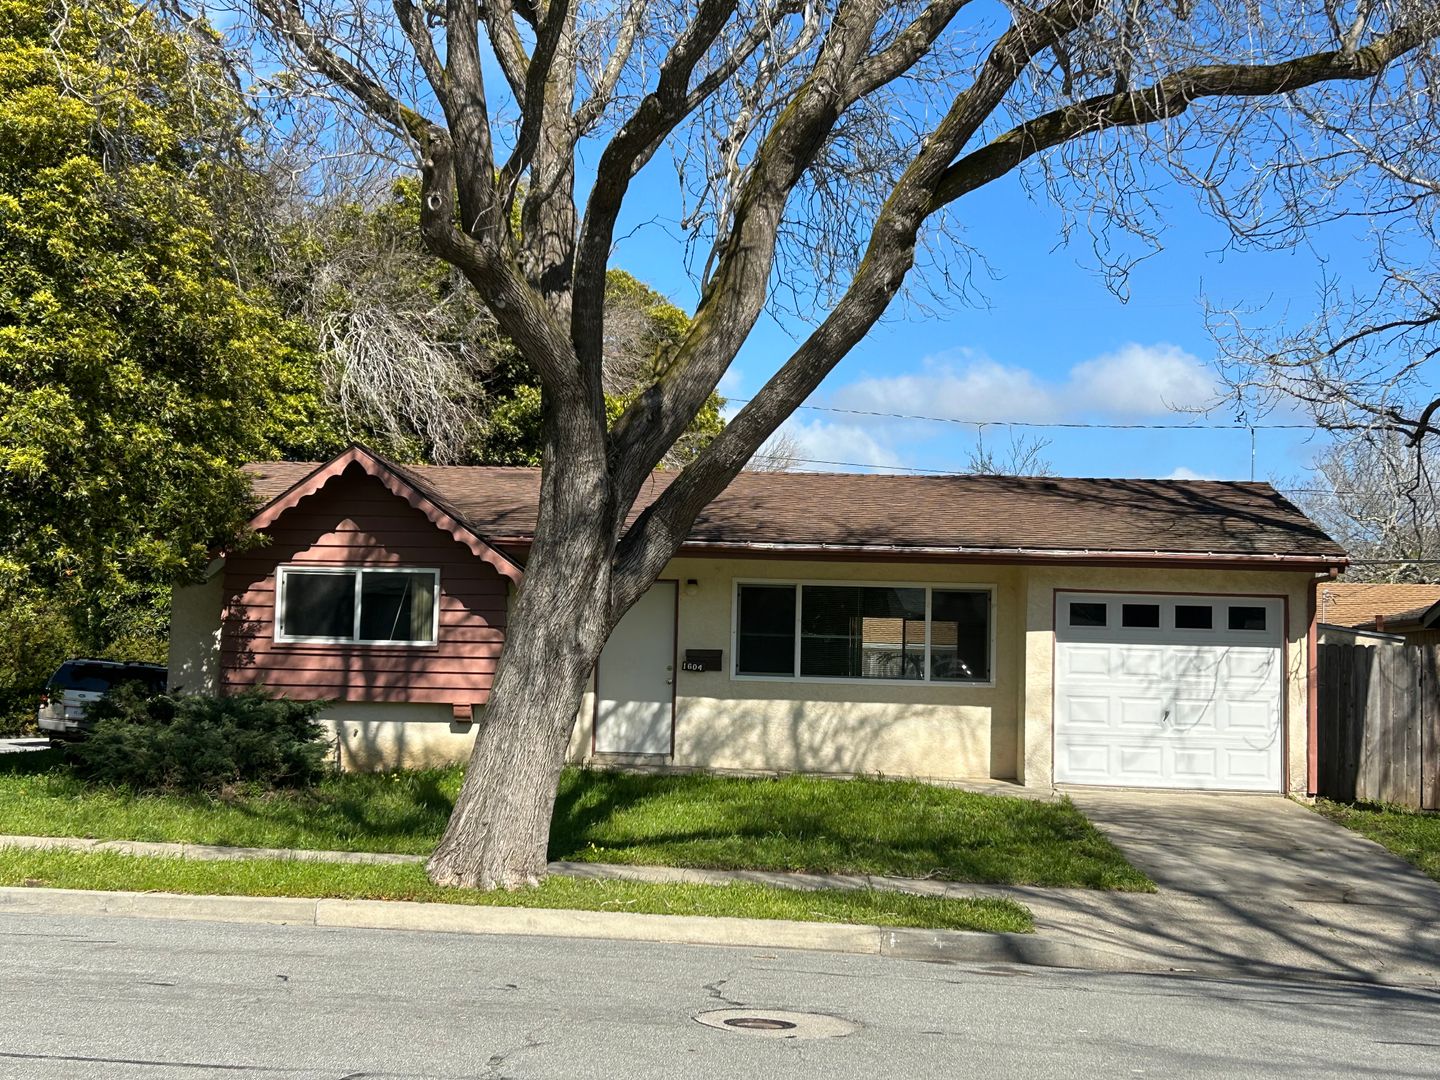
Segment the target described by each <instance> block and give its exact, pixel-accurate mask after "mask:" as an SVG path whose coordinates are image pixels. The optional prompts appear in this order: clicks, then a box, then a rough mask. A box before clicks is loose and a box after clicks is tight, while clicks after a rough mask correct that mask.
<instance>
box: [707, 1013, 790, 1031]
mask: <svg viewBox="0 0 1440 1080" xmlns="http://www.w3.org/2000/svg"><path fill="white" fill-rule="evenodd" d="M720 1022H721V1023H722V1024H724V1025H725V1026H726V1027H738V1028H745V1029H747V1030H749V1031H790V1030H791V1029H792V1028H794V1027H795V1022H794V1021H793V1020H775V1019H772V1018H771V1017H769V1016H732V1017H730V1019H729V1020H721V1021H720Z"/></svg>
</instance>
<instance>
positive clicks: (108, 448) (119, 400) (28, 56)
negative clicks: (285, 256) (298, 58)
mask: <svg viewBox="0 0 1440 1080" xmlns="http://www.w3.org/2000/svg"><path fill="white" fill-rule="evenodd" d="M0 28H3V29H0V612H3V613H5V614H6V616H8V617H12V618H14V619H17V620H20V621H21V622H22V623H23V622H24V621H25V620H27V619H29V618H31V614H25V613H32V614H33V613H35V612H44V611H49V612H50V615H49V616H48V617H49V618H50V619H52V620H54V619H59V618H69V619H70V621H72V622H73V623H74V626H73V631H74V637H73V640H74V641H75V643H76V644H77V645H80V646H83V647H84V648H86V649H89V650H99V651H103V650H104V649H106V648H108V647H115V648H124V649H126V650H127V651H141V652H143V651H151V652H153V651H154V648H155V645H154V641H155V639H156V638H157V637H158V634H159V632H160V630H161V628H162V627H163V614H162V612H163V601H162V600H161V598H162V597H163V595H164V594H165V593H166V590H167V587H168V584H169V582H170V580H171V579H172V578H173V577H176V576H181V575H185V574H191V573H194V572H196V571H197V570H198V569H200V568H202V567H203V566H204V565H205V562H206V561H207V560H208V559H209V558H210V556H211V553H212V552H213V550H214V548H215V547H216V545H218V544H221V543H225V542H228V541H230V540H231V539H233V537H234V536H235V535H236V529H237V527H238V525H239V524H240V522H241V521H242V520H243V518H244V516H245V511H246V506H247V499H248V490H247V487H246V483H245V480H244V478H243V477H242V476H241V475H240V473H239V472H238V470H237V468H236V466H237V465H238V464H239V463H241V462H243V461H246V460H250V459H255V458H266V457H274V456H278V455H280V454H282V453H302V454H308V455H316V454H319V453H322V452H325V451H328V450H329V449H331V448H333V446H334V439H335V436H334V433H333V432H332V431H331V430H330V429H329V428H328V426H327V424H326V422H325V418H324V414H323V412H322V410H321V408H320V399H319V395H318V384H317V382H316V379H315V374H314V364H313V358H312V347H311V341H310V335H309V332H308V330H307V329H306V328H305V327H304V326H303V325H302V324H300V323H298V322H294V321H289V320H286V319H284V318H281V317H280V316H279V315H278V314H277V312H276V309H275V307H274V305H273V304H271V303H270V302H269V301H268V299H267V297H266V296H265V295H264V293H263V292H259V291H256V289H254V288H253V287H251V283H249V282H247V281H246V280H245V278H246V275H245V268H244V267H243V266H241V265H240V264H239V263H238V262H237V260H236V257H235V256H236V252H235V249H234V248H232V247H228V246H227V244H226V242H225V241H226V238H227V237H228V236H231V235H233V229H232V227H231V223H230V221H229V220H228V219H227V218H226V216H225V213H226V211H227V210H228V209H229V208H230V207H231V206H232V205H233V199H234V197H235V196H236V195H237V193H240V192H239V189H240V188H241V187H242V186H243V185H244V184H245V183H247V182H248V180H247V177H248V176H249V175H251V174H250V173H249V171H248V170H247V168H246V161H245V158H246V155H247V153H248V149H247V147H246V145H245V141H244V122H245V111H244V105H243V102H242V101H241V99H240V97H239V96H238V94H237V93H236V91H235V90H234V89H233V88H232V87H231V85H230V83H229V82H228V81H227V80H226V78H225V77H224V74H223V72H221V71H220V70H219V69H217V68H215V67H214V66H212V65H208V64H207V63H206V62H204V60H203V59H201V58H198V57H197V56H196V55H195V53H194V52H193V51H192V50H191V49H190V48H189V43H188V41H187V39H186V38H184V37H183V36H181V35H179V34H177V33H174V32H171V31H169V30H167V29H166V28H165V27H164V26H162V25H161V24H160V23H159V22H157V21H156V19H155V18H154V17H153V16H152V15H151V14H149V13H148V12H146V11H145V10H142V9H140V8H138V7H136V6H134V5H132V4H130V3H129V2H127V0H91V2H88V3H85V4H80V5H65V6H63V7H62V6H61V5H58V4H52V3H47V2H46V0H0ZM12 629H13V627H12ZM27 632H28V631H27ZM46 633H47V634H48V635H49V639H50V640H56V639H58V638H59V637H61V636H63V634H62V631H61V629H60V628H59V627H58V626H52V627H50V629H49V630H47V631H46ZM147 641H148V642H149V644H148V645H147V644H146V642H147ZM51 651H53V650H51ZM47 656H48V653H47ZM47 662H48V660H47ZM21 681H22V682H23V681H24V680H23V679H22V680H21Z"/></svg>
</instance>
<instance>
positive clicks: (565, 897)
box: [0, 848, 1035, 933]
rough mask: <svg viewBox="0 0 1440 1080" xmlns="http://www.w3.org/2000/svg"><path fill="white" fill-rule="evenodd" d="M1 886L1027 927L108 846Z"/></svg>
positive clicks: (631, 885) (940, 902)
mask: <svg viewBox="0 0 1440 1080" xmlns="http://www.w3.org/2000/svg"><path fill="white" fill-rule="evenodd" d="M0 885H12V886H13V885H29V886H35V887H48V888H56V889H107V890H124V891H127V892H173V893H194V894H199V895H207V896H305V897H332V898H338V899H345V900H420V901H430V902H437V903H447V904H475V905H485V906H492V907H529V908H566V909H578V910H584V911H632V912H645V913H651V914H660V915H721V916H734V917H738V918H746V919H794V920H797V921H800V922H834V923H861V924H866V925H873V926H905V927H925V928H930V929H945V930H981V931H987V932H991V933H1029V932H1030V931H1032V930H1033V929H1034V928H1035V927H1034V922H1033V921H1032V919H1031V916H1030V912H1029V910H1028V909H1027V908H1025V907H1022V906H1021V905H1019V904H1016V903H1014V902H1013V901H1010V900H993V899H953V900H952V899H939V898H932V897H921V896H906V895H902V894H898V893H886V892H878V891H873V890H862V891H848V892H847V891H841V890H824V891H819V892H797V891H795V890H792V889H775V888H768V887H766V886H763V885H748V884H736V885H651V884H645V883H641V882H632V881H585V880H578V879H575V878H565V877H552V878H549V879H548V880H547V881H546V882H545V883H544V884H543V885H541V886H539V887H538V888H533V889H522V890H518V891H516V892H508V893H507V892H503V891H498V890H497V891H493V892H477V891H475V890H473V889H442V888H439V887H437V886H435V885H432V884H430V882H429V881H427V880H426V878H425V872H424V870H423V869H422V868H421V867H419V866H351V865H339V864H334V863H308V862H295V861H285V860H271V859H257V860H253V861H243V862H203V861H200V860H198V859H173V858H157V857H154V856H140V855H118V854H115V853H112V852H72V851H26V850H21V849H18V848H0Z"/></svg>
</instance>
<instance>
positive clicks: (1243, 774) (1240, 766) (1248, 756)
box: [1225, 748, 1273, 785]
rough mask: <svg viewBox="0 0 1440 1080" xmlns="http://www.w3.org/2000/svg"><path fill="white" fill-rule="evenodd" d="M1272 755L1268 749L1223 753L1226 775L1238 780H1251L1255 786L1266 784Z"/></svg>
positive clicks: (1230, 750)
mask: <svg viewBox="0 0 1440 1080" xmlns="http://www.w3.org/2000/svg"><path fill="white" fill-rule="evenodd" d="M1272 758H1273V755H1272V754H1271V753H1270V751H1269V749H1268V748H1266V749H1262V750H1236V749H1233V748H1232V749H1227V750H1226V751H1225V772H1226V775H1228V776H1231V777H1234V778H1236V779H1239V780H1246V779H1248V780H1253V781H1254V782H1255V783H1256V784H1257V785H1258V784H1261V783H1264V782H1268V781H1269V779H1270V774H1271V760H1272Z"/></svg>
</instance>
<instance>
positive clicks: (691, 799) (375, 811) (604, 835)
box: [0, 754, 1153, 891]
mask: <svg viewBox="0 0 1440 1080" xmlns="http://www.w3.org/2000/svg"><path fill="white" fill-rule="evenodd" d="M7 758H8V759H9V760H7ZM6 770H9V771H8V772H7V771H6ZM459 784H460V771H459V770H458V769H447V770H432V771H427V772H412V773H387V774H354V773H352V774H342V775H336V776H333V777H330V778H328V779H327V780H326V781H325V782H324V783H322V784H321V785H320V786H319V787H317V788H315V789H314V790H312V791H310V792H305V793H297V794H271V795H266V794H250V795H245V794H239V795H235V796H233V797H230V798H226V799H210V798H203V797H194V796H136V795H131V794H128V793H126V792H123V791H116V790H111V789H103V788H93V787H89V786H87V785H85V784H83V783H81V782H80V781H78V780H76V779H75V778H74V777H73V776H71V775H70V774H69V773H68V772H67V771H66V770H65V769H64V768H63V767H62V766H59V765H58V763H57V762H56V760H55V759H53V758H48V760H47V755H43V754H14V755H7V756H6V758H0V833H11V834H29V835H40V836H88V837H99V838H104V839H128V840H160V841H167V840H168V841H192V842H196V843H210V844H231V845H236V846H241V847H294V848H318V849H331V850H338V851H396V852H406V853H411V854H426V853H428V852H429V851H430V850H431V849H432V848H433V846H434V844H435V842H436V840H437V838H438V837H439V835H440V832H441V830H442V829H443V828H444V825H445V820H446V818H447V817H448V815H449V813H450V807H451V805H452V801H453V799H454V797H455V792H456V791H457V790H458V788H459ZM550 857H551V858H552V859H570V860H577V861H589V862H612V863H629V864H632V865H652V866H653V865H669V866H695V867H712V868H717V869H764V870H805V871H813V872H836V873H842V872H843V873H864V874H889V875H897V876H904V877H927V876H928V877H936V878H943V879H946V880H952V881H979V882H995V883H1006V884H1022V885H1050V886H1077V887H1084V888H1097V889H1124V890H1136V891H1144V890H1149V889H1151V888H1153V886H1152V885H1151V884H1150V882H1149V880H1148V879H1147V878H1146V877H1145V876H1144V875H1143V874H1141V873H1140V872H1139V871H1138V870H1136V869H1134V868H1133V867H1132V866H1130V865H1129V864H1128V863H1127V862H1126V861H1125V859H1124V857H1123V856H1122V855H1121V854H1120V852H1119V851H1118V850H1117V849H1116V848H1115V847H1114V845H1112V844H1111V843H1110V842H1109V841H1108V840H1106V839H1105V838H1104V837H1103V836H1102V835H1101V834H1100V833H1099V832H1098V831H1097V830H1096V829H1095V828H1094V827H1093V826H1092V825H1091V824H1090V823H1089V822H1088V821H1087V820H1086V819H1085V818H1084V817H1083V816H1082V815H1081V814H1080V812H1079V811H1078V810H1076V809H1075V807H1074V806H1072V805H1071V804H1070V803H1069V802H1068V801H1062V802H1058V803H1047V802H1039V801H1035V800H1028V799H1019V798H1013V797H1001V796H993V795H975V794H971V793H969V792H963V791H956V790H953V789H948V788H939V787H932V786H930V785H927V784H920V783H913V782H907V781H889V780H822V779H815V778H809V777H786V778H783V779H778V780H767V779H745V778H737V777H719V776H699V775H690V776H655V775H643V776H642V775H628V774H623V773H610V772H598V771H591V770H581V769H571V770H567V771H566V773H565V775H564V777H563V778H562V780H561V785H560V794H559V798H558V799H557V801H556V807H555V820H554V825H553V826H552V830H551V838H550Z"/></svg>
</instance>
